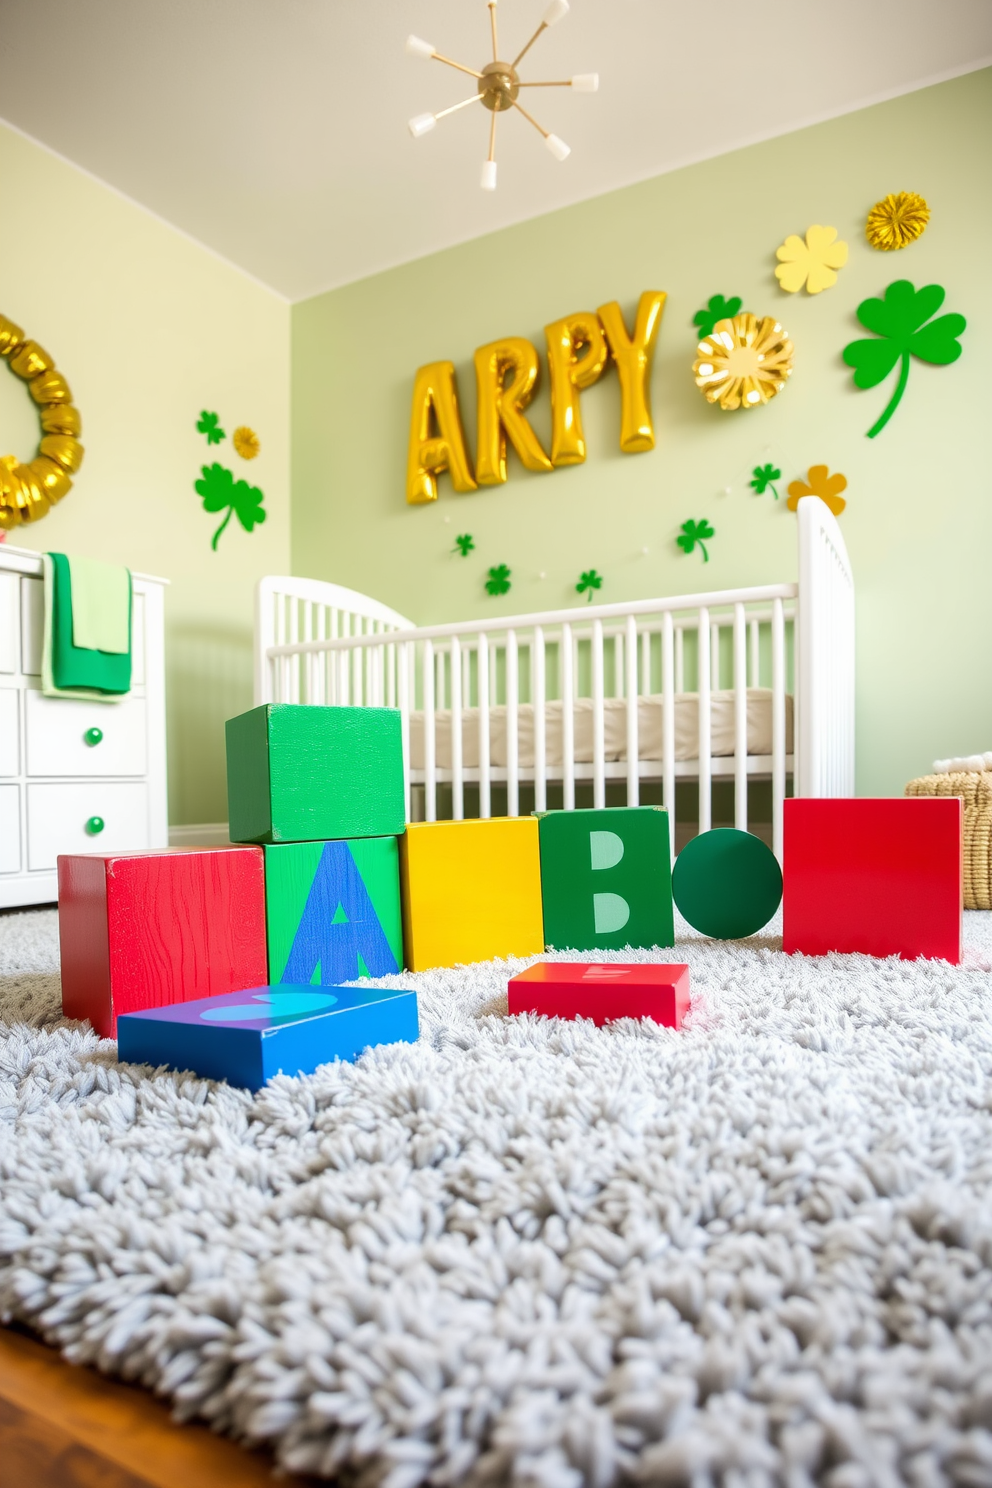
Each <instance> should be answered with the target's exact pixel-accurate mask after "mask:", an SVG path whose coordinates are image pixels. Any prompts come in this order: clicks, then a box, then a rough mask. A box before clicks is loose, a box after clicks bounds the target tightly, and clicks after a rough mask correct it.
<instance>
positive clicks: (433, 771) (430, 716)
mask: <svg viewBox="0 0 992 1488" xmlns="http://www.w3.org/2000/svg"><path fill="white" fill-rule="evenodd" d="M422 665H423V669H424V671H423V687H424V820H425V821H429V822H432V821H437V750H436V743H437V740H436V736H435V732H434V730H435V718H434V642H433V641H431V640H426V641H425V642H424V652H423V661H422Z"/></svg>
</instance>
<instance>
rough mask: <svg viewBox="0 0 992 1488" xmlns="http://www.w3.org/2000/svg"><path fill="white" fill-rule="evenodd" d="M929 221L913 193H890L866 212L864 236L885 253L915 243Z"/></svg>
mask: <svg viewBox="0 0 992 1488" xmlns="http://www.w3.org/2000/svg"><path fill="white" fill-rule="evenodd" d="M929 221H930V208H929V207H928V206H927V204H926V202H925V201H924V200H923V197H922V196H917V194H916V192H915V191H897V192H896V193H895V195H893V194H892V193H891V192H890V193H889V195H888V196H886V197H883V199H882V200H881V201H879V202H876V203H875V205H874V206H873V207H872V209H871V211H870V212H869V213H868V221H867V222H866V223H865V237H866V238H867V239H868V241H869V243H870V244H871V246H872V247H873V248H880V249H881V250H882V251H883V252H885V253H888V252H891V251H892V250H893V249H896V248H905V247H906V246H907V244H909V243H915V242H916V239H917V238H918V237H919V236H920V233H921V232H922V231H923V229H924V228H925V227H926V225H927V223H928V222H929Z"/></svg>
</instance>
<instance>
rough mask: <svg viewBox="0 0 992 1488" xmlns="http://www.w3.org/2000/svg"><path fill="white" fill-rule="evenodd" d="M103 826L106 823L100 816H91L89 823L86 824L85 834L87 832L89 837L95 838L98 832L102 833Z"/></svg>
mask: <svg viewBox="0 0 992 1488" xmlns="http://www.w3.org/2000/svg"><path fill="white" fill-rule="evenodd" d="M105 825H106V823H105V822H104V820H103V817H102V816H91V817H90V819H89V821H88V822H87V823H86V830H87V832H89V834H90V836H91V837H96V836H97V835H98V834H99V833H100V832H102V831H103V829H104V827H105Z"/></svg>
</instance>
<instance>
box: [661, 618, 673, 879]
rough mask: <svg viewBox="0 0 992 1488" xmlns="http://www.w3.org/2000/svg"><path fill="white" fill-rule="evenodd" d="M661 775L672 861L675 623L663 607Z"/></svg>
mask: <svg viewBox="0 0 992 1488" xmlns="http://www.w3.org/2000/svg"><path fill="white" fill-rule="evenodd" d="M661 777H662V798H663V800H664V802H665V807H666V809H667V811H668V833H669V837H670V838H671V843H670V846H671V853H672V862H673V863H674V861H675V627H674V625H673V624H672V617H671V614H670V613H669V612H668V611H667V610H666V611H665V613H664V615H663V616H662V620H661Z"/></svg>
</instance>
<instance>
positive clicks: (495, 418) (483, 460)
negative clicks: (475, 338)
mask: <svg viewBox="0 0 992 1488" xmlns="http://www.w3.org/2000/svg"><path fill="white" fill-rule="evenodd" d="M540 370H541V366H540V362H539V361H538V358H537V352H536V350H535V349H534V347H533V346H532V345H531V343H530V342H529V341H527V340H525V338H524V337H523V336H507V337H506V338H505V340H503V341H493V342H492V343H491V344H490V345H489V346H480V347H479V349H478V351H477V352H476V353H475V381H476V387H477V389H478V398H479V404H478V411H479V452H478V458H477V460H476V462H475V475H476V479H477V480H478V482H479V485H480V486H499V485H502V483H503V482H504V481H505V480H506V441H507V437H509V440H510V443H511V444H512V445H513V448H514V449H515V450H516V452H517V454H518V455H519V456H520V462H521V464H522V465H523V467H524V469H525V470H534V471H541V470H553V469H554V466H553V465H552V463H551V461H550V460H549V459H548V457H547V455H546V454H545V453H544V450H543V449H542V448H541V441H540V440H539V439H538V437H537V435H536V434H535V433H534V430H533V429H532V428H531V426H530V424H529V423H528V422H527V419H526V418H525V417H524V409H525V408H526V407H527V404H528V403H529V402H530V400H531V398H533V396H534V390H535V388H536V387H537V379H538V376H539V375H540ZM507 376H510V377H511V380H510V382H509V383H507V381H506V379H507Z"/></svg>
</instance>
